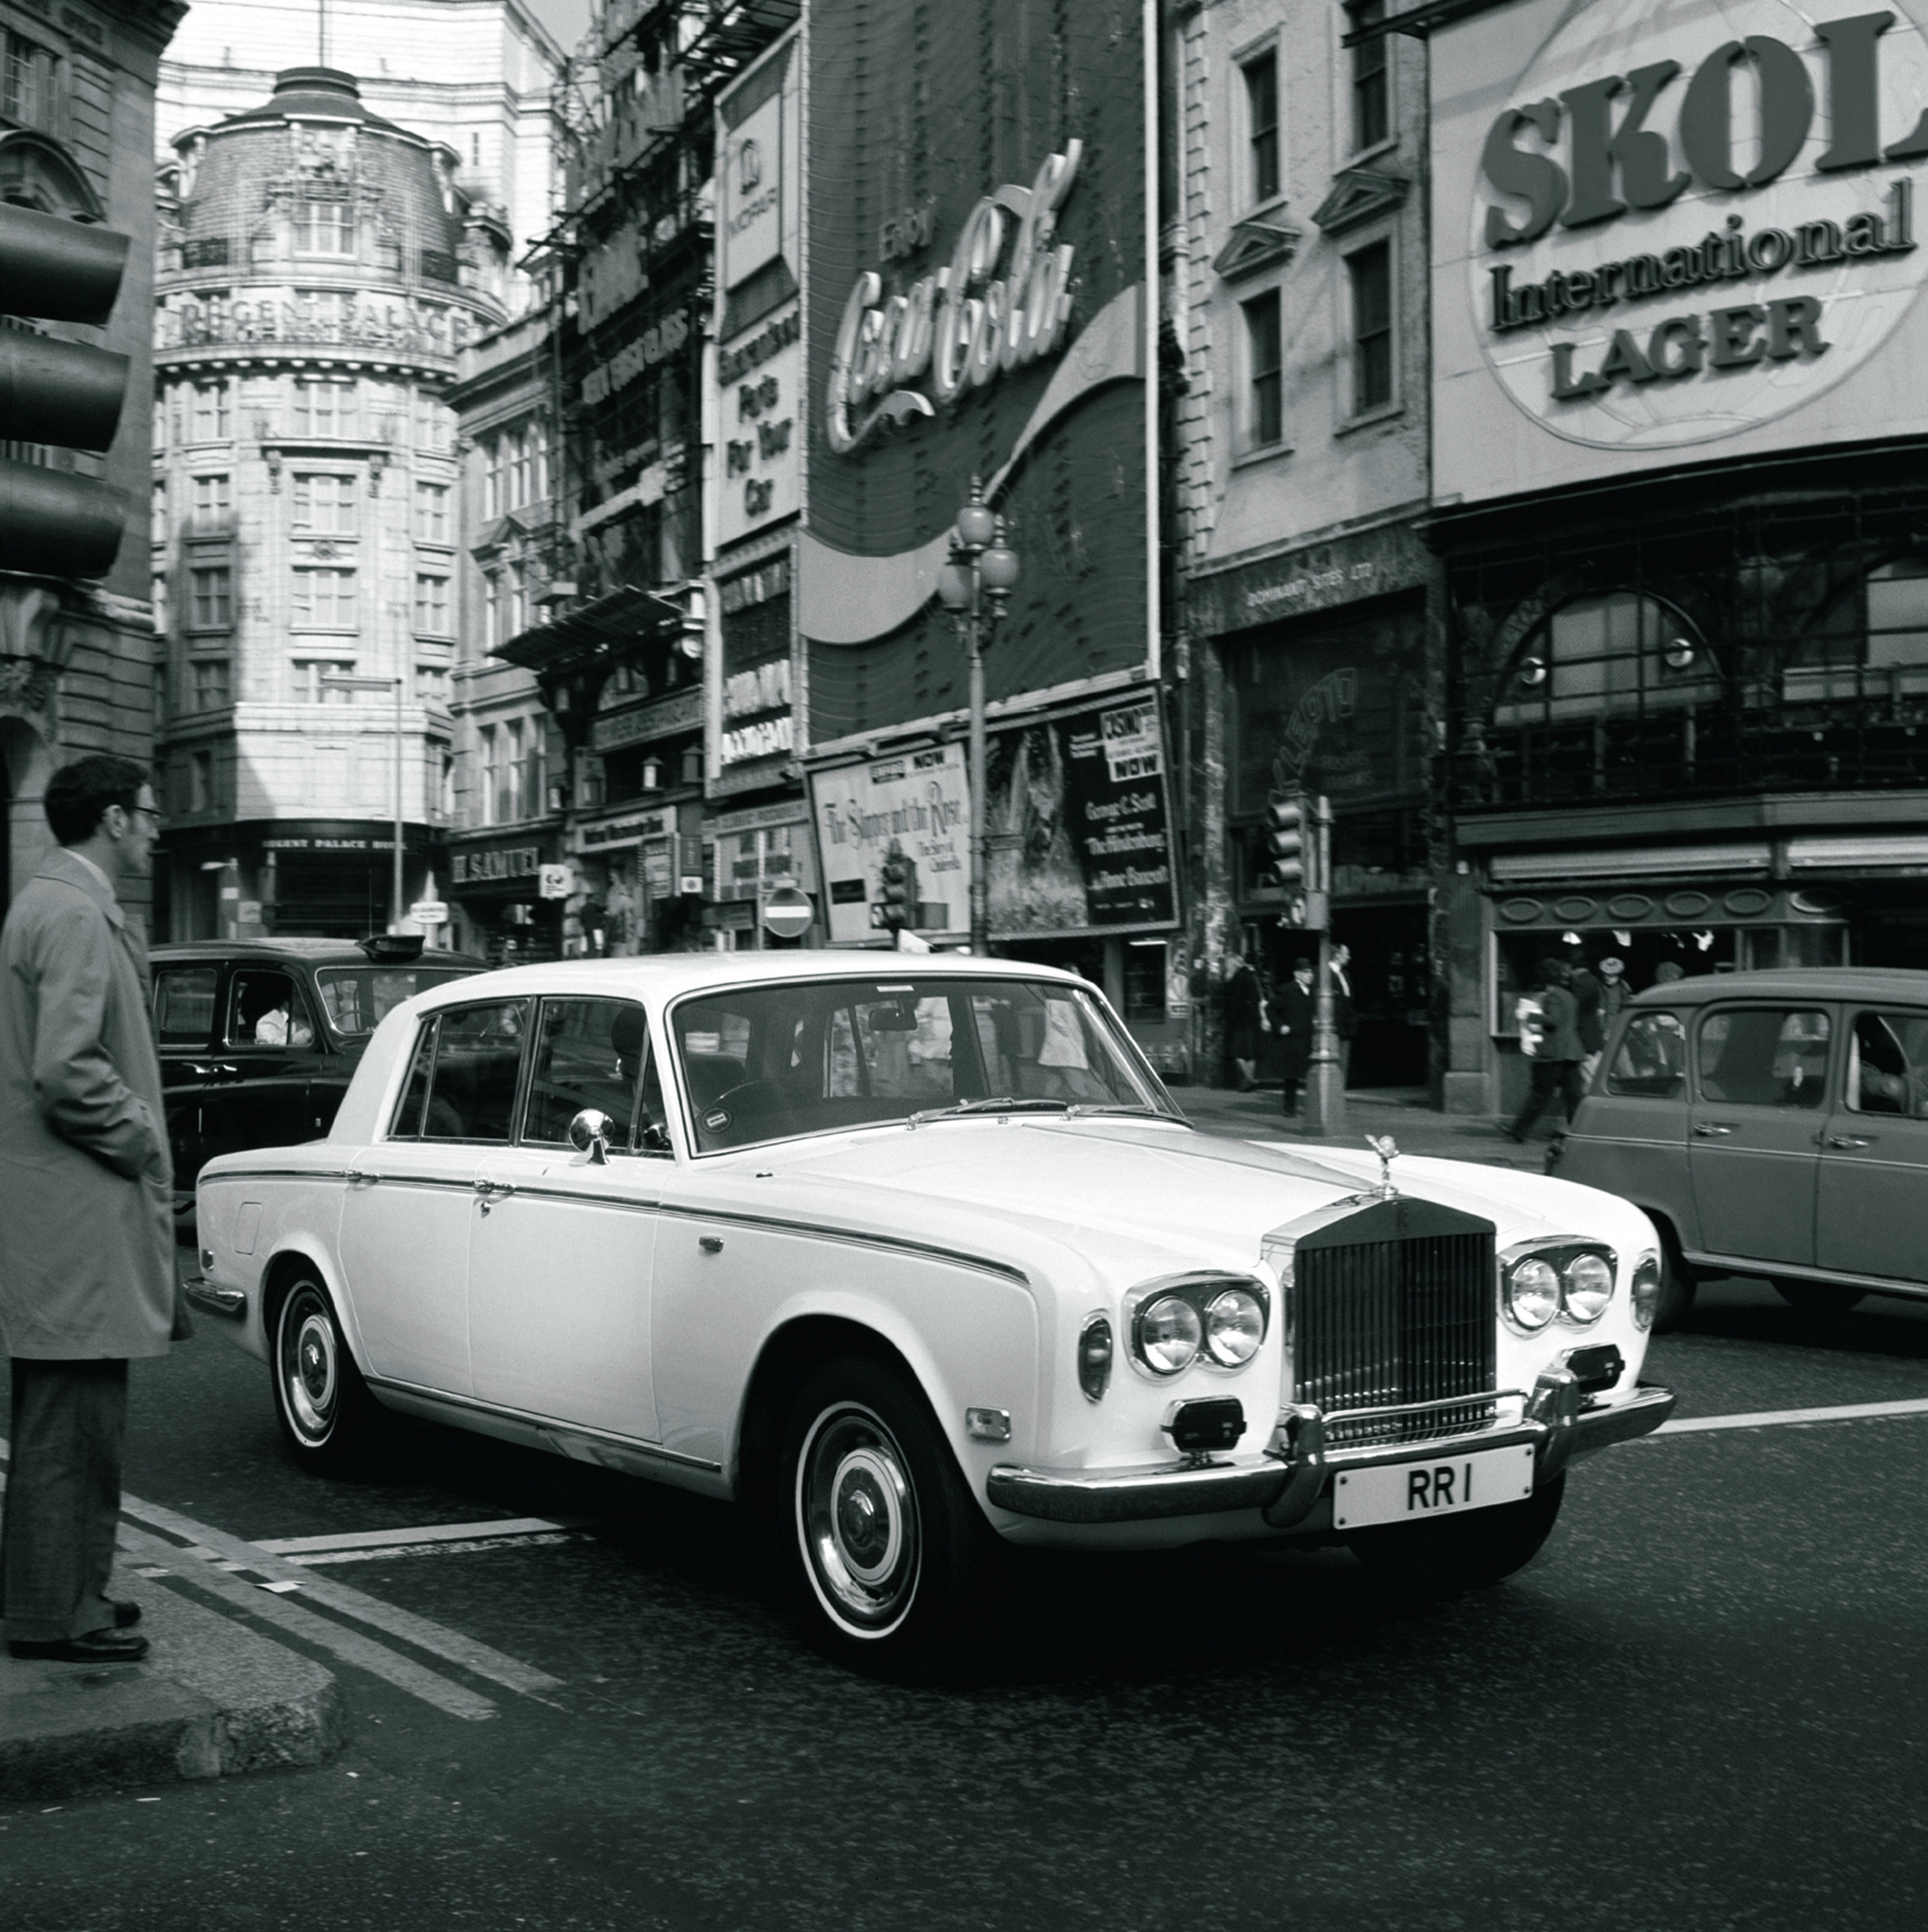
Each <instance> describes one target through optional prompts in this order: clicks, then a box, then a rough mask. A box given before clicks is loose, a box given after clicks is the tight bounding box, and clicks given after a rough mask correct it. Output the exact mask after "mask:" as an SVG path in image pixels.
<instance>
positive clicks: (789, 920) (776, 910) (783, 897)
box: [763, 886, 816, 939]
mask: <svg viewBox="0 0 1928 1932" xmlns="http://www.w3.org/2000/svg"><path fill="white" fill-rule="evenodd" d="M815 916H816V913H815V909H814V907H812V906H811V903H810V898H809V895H808V893H806V892H799V891H798V889H796V886H778V887H777V889H776V890H775V892H772V893H771V894H770V895H769V898H766V900H764V901H763V929H764V931H765V932H772V933H775V935H776V936H777V938H779V939H795V938H798V937H799V935H802V932H804V931H805V929H806V928H807V927H808V926H809V924H810V922H811V919H813V918H814V917H815Z"/></svg>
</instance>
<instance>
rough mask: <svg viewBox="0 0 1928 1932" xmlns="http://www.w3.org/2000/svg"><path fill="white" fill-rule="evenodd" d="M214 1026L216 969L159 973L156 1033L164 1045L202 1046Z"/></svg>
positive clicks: (155, 997) (189, 968)
mask: <svg viewBox="0 0 1928 1932" xmlns="http://www.w3.org/2000/svg"><path fill="white" fill-rule="evenodd" d="M213 1031H214V968H213V967H211V966H193V967H188V968H184V969H183V970H182V971H178V972H172V973H160V974H157V975H156V976H155V977H154V1038H155V1040H157V1041H158V1042H159V1043H160V1045H161V1046H201V1047H204V1046H206V1045H207V1043H208V1035H209V1034H211V1033H212V1032H213Z"/></svg>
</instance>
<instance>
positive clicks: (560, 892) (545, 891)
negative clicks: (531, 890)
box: [535, 865, 569, 899]
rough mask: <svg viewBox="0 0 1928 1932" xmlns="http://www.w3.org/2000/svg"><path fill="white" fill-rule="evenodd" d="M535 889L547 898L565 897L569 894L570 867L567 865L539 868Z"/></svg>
mask: <svg viewBox="0 0 1928 1932" xmlns="http://www.w3.org/2000/svg"><path fill="white" fill-rule="evenodd" d="M535 880H536V883H535V889H536V892H537V893H538V895H540V896H541V897H542V898H545V899H565V898H568V896H569V868H568V866H567V865H543V866H540V867H538V868H537V871H536V874H535Z"/></svg>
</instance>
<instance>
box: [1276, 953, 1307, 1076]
mask: <svg viewBox="0 0 1928 1932" xmlns="http://www.w3.org/2000/svg"><path fill="white" fill-rule="evenodd" d="M1277 1005H1278V1010H1279V1018H1278V1032H1279V1046H1280V1049H1281V1060H1282V1066H1283V1069H1284V1072H1285V1112H1287V1113H1288V1114H1297V1112H1298V1111H1299V1089H1300V1086H1301V1085H1303V1082H1304V1080H1305V1078H1306V1070H1307V1069H1308V1068H1309V1067H1311V1065H1312V1012H1313V1006H1312V962H1311V961H1310V960H1309V959H1295V960H1294V961H1293V962H1292V977H1291V979H1289V980H1287V981H1286V983H1285V985H1284V986H1282V987H1281V988H1280V989H1279V998H1278V1002H1277Z"/></svg>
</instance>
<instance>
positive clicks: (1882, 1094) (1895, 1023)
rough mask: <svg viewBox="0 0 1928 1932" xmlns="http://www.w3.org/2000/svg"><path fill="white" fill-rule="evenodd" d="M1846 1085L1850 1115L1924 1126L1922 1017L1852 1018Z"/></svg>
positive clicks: (1926, 1027)
mask: <svg viewBox="0 0 1928 1932" xmlns="http://www.w3.org/2000/svg"><path fill="white" fill-rule="evenodd" d="M1846 1085H1847V1093H1846V1100H1847V1103H1848V1106H1849V1109H1850V1110H1851V1111H1852V1112H1855V1113H1857V1114H1890V1115H1900V1117H1901V1118H1903V1119H1906V1120H1912V1121H1921V1120H1928V1013H1857V1014H1856V1015H1855V1026H1854V1031H1853V1032H1852V1034H1850V1035H1849V1040H1848V1079H1847V1083H1846Z"/></svg>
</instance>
